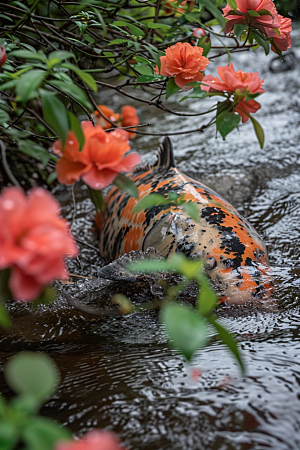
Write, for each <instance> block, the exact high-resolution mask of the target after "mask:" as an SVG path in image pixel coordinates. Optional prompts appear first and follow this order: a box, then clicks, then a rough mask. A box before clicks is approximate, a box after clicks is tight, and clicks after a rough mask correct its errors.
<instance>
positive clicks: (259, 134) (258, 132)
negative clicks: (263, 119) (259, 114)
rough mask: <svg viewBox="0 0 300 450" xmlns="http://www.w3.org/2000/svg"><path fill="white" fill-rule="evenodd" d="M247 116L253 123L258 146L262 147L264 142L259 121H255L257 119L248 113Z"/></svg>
mask: <svg viewBox="0 0 300 450" xmlns="http://www.w3.org/2000/svg"><path fill="white" fill-rule="evenodd" d="M249 118H250V120H251V122H252V124H253V127H254V131H255V134H256V136H257V139H258V142H259V145H260V148H261V149H263V148H264V143H265V134H264V130H263V129H262V127H261V125H260V123H259V122H257V120H256V119H254V117H252V116H251V115H250V114H249Z"/></svg>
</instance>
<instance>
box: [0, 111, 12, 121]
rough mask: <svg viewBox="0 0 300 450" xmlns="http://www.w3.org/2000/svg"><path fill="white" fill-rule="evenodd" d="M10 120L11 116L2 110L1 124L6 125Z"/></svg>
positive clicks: (0, 113) (0, 114)
mask: <svg viewBox="0 0 300 450" xmlns="http://www.w3.org/2000/svg"><path fill="white" fill-rule="evenodd" d="M8 120H10V117H9V114H7V112H6V111H3V110H2V109H1V110H0V124H1V125H4V124H5V123H6V122H7V121H8Z"/></svg>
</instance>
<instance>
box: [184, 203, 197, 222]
mask: <svg viewBox="0 0 300 450" xmlns="http://www.w3.org/2000/svg"><path fill="white" fill-rule="evenodd" d="M182 209H183V211H185V212H186V213H187V214H188V215H189V216H190V218H191V219H193V220H194V221H195V222H198V221H199V209H198V208H197V205H196V204H195V203H191V202H187V203H184V204H183V206H182Z"/></svg>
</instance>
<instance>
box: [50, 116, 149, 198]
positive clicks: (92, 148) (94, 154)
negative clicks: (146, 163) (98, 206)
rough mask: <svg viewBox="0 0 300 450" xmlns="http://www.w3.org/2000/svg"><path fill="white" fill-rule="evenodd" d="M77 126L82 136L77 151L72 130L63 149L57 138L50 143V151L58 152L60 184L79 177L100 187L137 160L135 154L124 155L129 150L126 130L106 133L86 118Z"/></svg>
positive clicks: (92, 185) (106, 184) (76, 142)
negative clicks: (80, 128) (81, 141)
mask: <svg viewBox="0 0 300 450" xmlns="http://www.w3.org/2000/svg"><path fill="white" fill-rule="evenodd" d="M81 126H82V130H83V133H84V137H85V142H84V146H83V148H82V150H81V151H79V144H78V141H77V139H76V137H75V135H74V133H73V132H72V131H69V134H68V138H67V142H66V145H65V148H64V150H63V151H62V146H61V142H60V141H56V142H55V143H54V144H53V151H54V152H55V153H57V154H59V155H62V157H61V158H60V160H59V161H58V163H57V164H56V173H57V177H58V180H59V182H60V183H63V184H73V183H74V182H75V181H77V180H78V179H79V178H82V180H83V181H84V182H85V183H86V184H87V185H88V186H90V187H91V188H92V189H96V190H100V189H103V188H105V187H106V186H108V185H109V184H110V183H112V182H113V181H114V179H115V178H116V176H117V175H118V173H120V172H129V171H130V170H132V169H133V167H134V166H135V165H136V164H139V163H140V162H141V157H140V155H138V154H137V153H131V154H130V155H127V156H124V155H125V153H126V152H127V151H128V150H129V149H130V146H129V143H128V133H127V132H126V131H124V130H122V129H119V128H116V129H115V130H114V131H112V132H110V133H108V132H105V131H104V130H103V129H102V128H101V127H100V126H99V125H97V126H95V127H94V126H93V124H92V123H91V122H89V121H86V122H82V123H81Z"/></svg>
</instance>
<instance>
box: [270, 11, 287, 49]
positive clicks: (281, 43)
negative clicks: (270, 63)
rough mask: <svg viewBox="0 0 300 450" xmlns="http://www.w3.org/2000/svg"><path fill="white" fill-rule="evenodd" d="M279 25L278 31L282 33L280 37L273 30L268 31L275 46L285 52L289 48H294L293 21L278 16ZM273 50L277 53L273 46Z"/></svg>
mask: <svg viewBox="0 0 300 450" xmlns="http://www.w3.org/2000/svg"><path fill="white" fill-rule="evenodd" d="M278 23H279V28H278V31H279V33H280V36H278V34H277V33H276V31H275V30H273V29H268V30H267V35H268V37H271V38H272V40H273V42H274V44H275V45H276V47H277V48H279V50H281V51H282V52H284V51H285V50H287V49H288V48H290V47H291V46H292V39H291V32H292V19H289V18H288V17H283V16H281V15H280V14H278ZM271 49H272V50H273V52H275V53H277V52H276V49H275V48H274V47H273V45H271Z"/></svg>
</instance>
